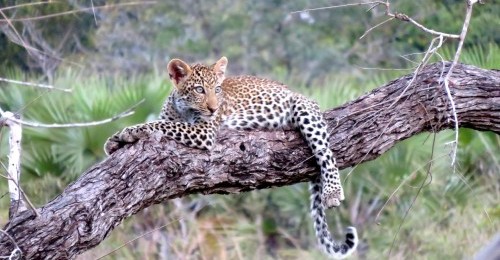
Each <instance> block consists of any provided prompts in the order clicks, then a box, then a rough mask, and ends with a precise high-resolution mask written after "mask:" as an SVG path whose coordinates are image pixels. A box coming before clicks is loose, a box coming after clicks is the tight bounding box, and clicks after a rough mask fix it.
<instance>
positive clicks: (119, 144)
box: [104, 128, 141, 155]
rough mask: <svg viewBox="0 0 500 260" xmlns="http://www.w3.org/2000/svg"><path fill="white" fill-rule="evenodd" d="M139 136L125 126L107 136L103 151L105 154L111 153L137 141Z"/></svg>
mask: <svg viewBox="0 0 500 260" xmlns="http://www.w3.org/2000/svg"><path fill="white" fill-rule="evenodd" d="M140 137H141V136H140V135H138V134H137V133H136V131H134V129H133V128H125V129H123V130H122V131H121V132H117V133H116V134H114V135H113V136H111V137H110V138H108V140H107V141H106V143H105V144H104V151H105V152H106V154H107V155H111V154H112V153H114V152H116V151H117V150H119V149H121V148H123V147H124V146H125V145H127V144H131V143H135V142H137V140H139V138H140Z"/></svg>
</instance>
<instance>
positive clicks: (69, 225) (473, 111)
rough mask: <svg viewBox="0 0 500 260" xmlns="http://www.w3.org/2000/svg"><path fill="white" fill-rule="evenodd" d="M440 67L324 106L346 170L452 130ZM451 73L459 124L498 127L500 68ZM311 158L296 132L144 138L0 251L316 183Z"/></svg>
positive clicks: (100, 235) (57, 253)
mask: <svg viewBox="0 0 500 260" xmlns="http://www.w3.org/2000/svg"><path fill="white" fill-rule="evenodd" d="M449 66H450V64H449V63H447V64H445V72H446V71H447V70H448V69H449ZM442 69H443V64H441V63H436V64H433V65H430V66H427V67H425V68H423V69H422V70H421V71H420V73H419V75H418V76H417V77H416V79H415V80H414V82H413V84H412V88H410V89H406V88H407V86H408V82H409V81H410V80H412V78H413V74H410V75H407V76H404V77H401V78H399V79H397V80H394V81H392V82H389V83H388V84H387V85H385V86H382V87H380V88H377V89H375V90H373V91H372V92H371V93H368V94H366V95H364V96H362V97H360V98H358V99H356V100H354V101H351V102H349V103H347V104H345V105H343V106H341V107H338V108H335V109H331V110H328V111H326V112H325V118H326V120H327V121H328V123H329V127H330V128H331V129H332V130H333V134H332V135H331V136H330V142H331V148H332V150H333V151H334V153H335V154H336V156H337V162H338V165H339V167H341V168H346V167H349V166H352V165H356V164H359V163H362V162H364V161H368V160H373V159H375V158H377V157H378V156H380V155H381V154H383V153H384V152H386V151H387V150H389V149H390V148H391V147H393V146H394V145H395V144H396V143H397V142H399V141H402V140H404V139H407V138H409V137H411V136H413V135H416V134H418V133H422V132H438V131H441V130H444V129H452V128H453V127H454V122H453V117H452V111H451V107H450V103H449V99H448V98H447V94H446V91H445V89H444V88H443V87H442V86H441V83H440V81H439V79H440V78H441V75H442V73H443V71H442ZM450 80H451V81H450V83H452V84H450V93H451V94H452V96H453V100H454V102H455V105H456V113H457V115H458V120H459V126H460V127H466V128H471V129H476V130H480V131H492V132H495V133H497V134H500V71H497V70H484V69H480V68H477V67H474V66H468V65H463V64H457V65H456V67H455V69H454V72H453V74H452V76H451V79H450ZM405 89H406V92H405V93H404V95H403V96H404V98H400V96H401V93H403V91H405ZM395 100H397V102H396V103H394V105H393V106H392V107H390V108H388V105H389V104H392V103H393V102H394V101H395ZM387 125H389V126H388V127H386V126H387ZM381 133H383V134H381ZM308 158H311V152H310V151H309V149H308V148H307V146H306V145H305V142H304V141H303V139H302V138H301V137H300V135H299V134H298V133H296V132H295V131H275V132H263V131H260V132H259V131H256V132H244V131H229V130H226V129H221V132H220V133H219V137H218V144H217V145H216V146H215V148H214V149H213V150H212V151H211V152H208V151H202V150H196V149H190V148H186V147H184V146H182V145H179V144H177V143H176V142H175V141H172V140H168V139H165V140H161V141H160V142H158V141H155V140H152V139H151V140H149V139H145V140H140V141H139V142H137V143H136V144H134V145H131V146H130V147H127V148H125V149H121V150H119V151H117V152H116V153H114V154H113V155H112V156H110V157H108V158H107V159H106V160H104V161H103V162H101V163H99V164H97V165H94V166H93V167H91V168H90V169H89V170H88V171H87V172H85V173H83V174H82V176H81V177H80V178H79V179H78V180H77V181H76V182H75V183H73V184H71V185H70V186H68V187H67V188H66V189H65V191H64V192H63V193H62V194H61V195H59V196H58V197H57V198H55V199H54V200H53V201H51V202H49V203H47V204H46V205H44V206H42V207H41V208H40V209H39V212H40V217H35V215H34V214H32V213H30V211H24V212H22V213H21V214H19V215H17V216H16V217H14V218H13V219H11V220H10V222H9V223H7V225H6V226H5V227H4V231H5V232H6V233H7V234H9V235H10V237H9V236H7V235H2V234H3V233H2V234H0V255H2V256H8V255H10V254H11V253H12V252H14V250H15V249H16V244H17V246H18V247H19V248H20V249H21V251H22V254H23V257H24V258H27V259H32V258H44V259H66V258H72V257H75V256H76V255H78V254H80V253H82V252H84V251H86V250H88V249H90V248H92V247H95V246H96V245H98V244H99V243H100V242H101V241H102V240H103V239H104V238H105V237H106V236H107V235H108V234H109V232H111V230H112V229H113V228H114V227H116V226H117V225H119V224H120V223H121V221H122V220H123V219H124V218H126V217H128V216H130V215H133V214H135V213H137V212H139V211H140V210H142V209H144V208H146V207H149V206H151V205H153V204H156V203H161V202H165V201H167V200H169V199H172V198H177V197H182V196H187V195H189V194H194V193H201V194H211V193H223V194H226V193H238V192H242V191H249V190H254V189H263V188H271V187H277V186H283V185H289V184H293V183H297V182H303V181H308V180H309V179H310V178H311V177H313V176H315V175H316V174H317V168H316V165H315V163H314V160H313V159H308ZM348 199H349V198H348ZM13 241H15V243H14V242H13Z"/></svg>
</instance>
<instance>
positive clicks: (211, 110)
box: [207, 106, 217, 114]
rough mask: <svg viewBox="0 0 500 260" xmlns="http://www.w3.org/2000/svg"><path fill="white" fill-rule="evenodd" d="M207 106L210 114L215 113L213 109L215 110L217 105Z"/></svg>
mask: <svg viewBox="0 0 500 260" xmlns="http://www.w3.org/2000/svg"><path fill="white" fill-rule="evenodd" d="M207 108H208V110H209V111H210V112H211V113H212V114H213V113H215V111H217V107H211V106H208V107H207Z"/></svg>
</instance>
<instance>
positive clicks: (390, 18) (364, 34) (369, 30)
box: [359, 17, 394, 40]
mask: <svg viewBox="0 0 500 260" xmlns="http://www.w3.org/2000/svg"><path fill="white" fill-rule="evenodd" d="M393 19H394V17H389V19H387V20H384V21H383V22H380V23H378V24H377V25H375V26H373V27H371V28H370V29H368V30H366V32H365V33H363V35H361V37H359V39H360V40H361V39H363V37H365V36H366V35H367V34H368V33H370V32H371V31H372V30H373V29H375V28H377V27H379V26H381V25H383V24H385V23H387V22H389V21H391V20H393Z"/></svg>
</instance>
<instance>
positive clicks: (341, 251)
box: [310, 178, 358, 259]
mask: <svg viewBox="0 0 500 260" xmlns="http://www.w3.org/2000/svg"><path fill="white" fill-rule="evenodd" d="M310 190H311V216H312V220H313V222H314V229H315V230H316V237H317V239H318V242H319V244H320V245H321V248H322V249H323V251H324V252H325V253H327V254H328V255H329V256H330V257H332V258H335V259H343V258H346V257H348V256H349V255H350V254H352V252H354V251H355V250H356V247H357V246H358V232H357V231H356V228H355V227H348V228H347V233H346V235H345V241H343V242H339V241H335V240H334V239H333V238H332V235H331V234H330V231H329V230H328V224H327V223H326V215H325V208H324V206H323V203H321V182H320V178H316V180H314V181H311V184H310Z"/></svg>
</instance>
